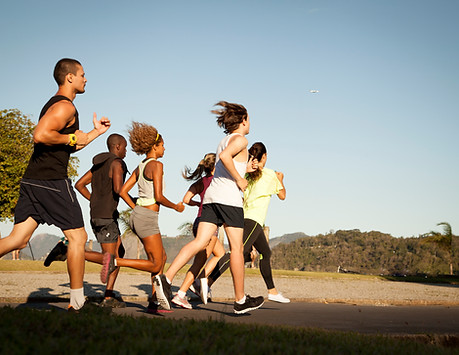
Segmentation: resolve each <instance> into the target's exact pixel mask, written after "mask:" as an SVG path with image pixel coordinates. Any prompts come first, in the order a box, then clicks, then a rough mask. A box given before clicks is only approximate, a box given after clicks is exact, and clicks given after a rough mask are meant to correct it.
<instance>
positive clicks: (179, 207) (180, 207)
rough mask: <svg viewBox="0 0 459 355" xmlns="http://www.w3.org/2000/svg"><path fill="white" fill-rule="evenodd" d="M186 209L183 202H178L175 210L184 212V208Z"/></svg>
mask: <svg viewBox="0 0 459 355" xmlns="http://www.w3.org/2000/svg"><path fill="white" fill-rule="evenodd" d="M184 209H185V206H184V205H183V202H181V201H180V202H179V203H177V205H176V207H175V210H176V211H177V212H179V213H182V212H183V210H184Z"/></svg>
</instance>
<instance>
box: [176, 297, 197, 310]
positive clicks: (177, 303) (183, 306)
mask: <svg viewBox="0 0 459 355" xmlns="http://www.w3.org/2000/svg"><path fill="white" fill-rule="evenodd" d="M172 303H173V304H175V305H176V306H180V307H182V308H184V309H192V308H193V307H192V306H191V304H190V305H189V306H187V305H185V304H183V303H181V302H177V301H176V302H174V299H172Z"/></svg>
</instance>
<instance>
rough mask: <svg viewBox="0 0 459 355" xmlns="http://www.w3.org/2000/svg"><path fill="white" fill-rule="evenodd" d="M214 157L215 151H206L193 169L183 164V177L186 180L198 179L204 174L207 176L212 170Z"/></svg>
mask: <svg viewBox="0 0 459 355" xmlns="http://www.w3.org/2000/svg"><path fill="white" fill-rule="evenodd" d="M216 157H217V155H216V154H215V153H207V154H206V155H204V158H203V159H201V161H200V162H199V164H198V166H197V167H196V169H194V171H191V168H189V167H187V166H185V169H184V170H183V172H182V176H183V178H184V179H186V180H199V179H200V178H202V176H203V175H204V174H205V175H206V176H209V175H210V174H212V171H213V170H214V167H215V159H216Z"/></svg>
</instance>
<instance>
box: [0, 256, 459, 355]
mask: <svg viewBox="0 0 459 355" xmlns="http://www.w3.org/2000/svg"><path fill="white" fill-rule="evenodd" d="M0 272H13V273H14V272H50V273H66V272H67V270H66V263H63V262H55V263H53V264H52V265H51V266H50V267H49V268H45V267H44V266H43V262H41V261H13V260H0ZM86 272H88V273H99V272H100V266H99V265H96V264H92V263H87V264H86ZM129 272H134V273H135V272H136V271H135V270H130V271H129ZM246 272H247V274H252V273H253V274H255V275H258V274H259V270H256V269H255V270H252V269H246ZM274 273H275V274H276V275H277V276H282V277H292V278H294V277H302V278H303V277H304V278H323V279H330V278H345V279H371V278H380V277H379V276H368V275H355V274H338V273H315V272H301V271H285V270H274ZM401 280H403V281H410V280H408V279H407V278H401ZM441 280H442V279H438V280H437V281H438V282H440V281H441ZM412 281H413V282H433V281H432V280H430V279H425V278H420V279H419V280H415V279H413V280H412ZM443 281H445V280H443ZM446 281H448V280H446ZM449 282H457V278H456V279H455V280H453V279H449ZM0 319H1V322H0V354H29V353H30V354H31V353H33V354H49V353H50V352H59V353H60V352H63V351H64V349H65V352H66V353H68V354H77V353H91V354H99V353H104V354H105V353H116V354H128V353H140V352H159V353H163V352H164V353H166V352H167V353H170V354H214V353H217V354H234V353H235V352H237V353H241V354H245V353H250V354H255V353H262V354H399V353H400V354H449V353H451V354H453V353H456V354H459V340H458V339H457V337H456V338H454V337H453V338H449V337H442V336H429V335H419V336H415V337H404V338H397V337H393V336H383V335H363V334H358V333H351V332H337V331H327V330H321V329H311V328H300V327H295V328H294V327H271V326H262V325H244V324H229V323H225V322H217V321H196V320H186V321H184V320H181V321H178V320H171V319H159V318H157V317H150V316H146V317H140V318H139V317H135V318H133V317H128V316H119V315H114V314H109V313H106V311H104V310H103V309H96V310H95V311H94V312H93V313H91V314H84V313H82V314H78V315H72V314H67V313H66V312H64V311H62V310H51V311H50V310H35V309H30V308H28V307H18V308H16V309H12V308H9V307H3V308H0ZM446 345H447V346H446Z"/></svg>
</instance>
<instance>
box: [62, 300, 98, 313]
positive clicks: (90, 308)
mask: <svg viewBox="0 0 459 355" xmlns="http://www.w3.org/2000/svg"><path fill="white" fill-rule="evenodd" d="M100 310H101V307H99V305H98V304H97V303H94V302H90V301H89V300H87V299H86V301H85V302H84V305H83V307H81V308H80V309H75V308H73V307H72V306H71V305H69V306H68V308H67V313H73V314H78V313H92V312H94V311H99V312H100Z"/></svg>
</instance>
